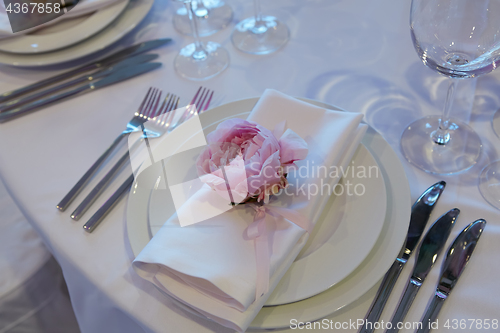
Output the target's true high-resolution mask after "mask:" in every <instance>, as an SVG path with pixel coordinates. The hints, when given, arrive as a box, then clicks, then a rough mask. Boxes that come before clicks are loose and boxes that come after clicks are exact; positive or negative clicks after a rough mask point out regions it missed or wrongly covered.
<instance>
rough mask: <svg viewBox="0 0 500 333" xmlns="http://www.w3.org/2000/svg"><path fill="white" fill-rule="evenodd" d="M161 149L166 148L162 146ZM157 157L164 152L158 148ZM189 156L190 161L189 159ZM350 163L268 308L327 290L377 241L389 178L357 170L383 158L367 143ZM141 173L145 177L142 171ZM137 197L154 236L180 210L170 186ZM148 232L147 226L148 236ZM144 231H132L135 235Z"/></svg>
mask: <svg viewBox="0 0 500 333" xmlns="http://www.w3.org/2000/svg"><path fill="white" fill-rule="evenodd" d="M235 109H236V110H237V109H238V108H235ZM219 110H221V108H220V107H219V108H215V109H213V110H211V111H210V112H209V113H206V114H205V117H204V120H205V121H206V120H207V118H210V119H211V120H213V122H212V121H211V120H209V121H208V123H210V125H209V126H207V127H205V128H204V129H203V130H204V132H205V133H210V132H212V131H213V130H214V129H215V127H216V126H217V125H218V124H219V123H220V121H221V120H220V119H222V118H226V117H227V114H225V113H223V112H220V111H219ZM247 116H248V113H243V114H238V115H237V117H238V118H244V119H245V118H247ZM181 146H182V143H179V148H180V147H181ZM156 149H161V144H159V147H157V148H156ZM184 154H186V152H184ZM193 154H194V156H192V160H196V157H197V156H196V154H197V152H193ZM154 155H155V156H162V154H161V153H158V152H155V153H154ZM185 158H187V159H188V160H189V157H186V156H185ZM348 167H349V169H346V176H345V177H344V178H342V179H341V181H340V182H339V186H338V187H337V193H340V189H342V190H343V191H342V195H339V196H336V195H331V196H330V198H329V200H328V202H327V204H326V208H325V209H324V210H323V213H322V215H321V216H320V218H319V220H318V222H317V224H316V226H315V227H314V231H313V232H312V233H311V236H310V237H309V239H308V241H307V243H306V245H305V246H304V248H303V249H302V251H301V252H300V254H299V256H298V257H297V259H296V260H295V262H294V263H293V264H292V265H291V267H290V268H289V270H288V271H287V272H286V274H285V275H284V276H283V278H282V279H281V280H280V283H279V284H278V286H277V287H276V288H275V289H274V291H273V293H272V294H271V295H270V297H269V299H268V300H267V302H266V306H271V305H280V304H287V303H292V302H297V301H300V300H303V299H306V298H309V297H312V296H314V295H317V294H319V293H321V292H323V291H325V290H326V289H328V288H330V287H331V286H333V285H335V284H337V283H338V282H340V281H341V280H342V279H343V278H345V277H346V276H347V275H349V274H350V273H351V272H352V271H354V269H356V267H358V265H359V264H360V263H361V262H362V261H363V259H364V258H366V256H367V255H368V253H369V252H370V250H371V249H372V248H373V246H374V245H375V241H376V240H377V238H378V235H379V234H380V232H381V230H382V227H383V225H384V221H385V215H386V214H385V212H386V207H387V196H386V191H385V183H384V180H383V179H382V175H381V174H380V173H379V172H377V175H375V172H373V173H374V174H373V176H374V177H371V178H363V179H356V177H355V174H354V175H353V174H352V170H355V171H356V170H358V171H359V170H360V169H361V168H362V169H364V170H366V171H367V172H368V170H370V168H372V169H371V170H372V171H373V170H374V168H373V167H375V168H376V169H377V170H378V165H377V162H376V161H375V159H374V158H373V156H372V155H371V154H370V153H369V152H368V150H367V149H366V148H365V147H364V146H363V145H360V147H359V148H358V150H357V151H356V153H355V155H354V156H353V159H352V163H350V164H349V165H348ZM183 171H185V172H186V175H185V176H184V177H182V175H180V174H179V175H177V176H179V177H181V178H183V179H184V178H185V179H190V178H189V176H188V175H187V173H188V172H189V171H188V170H187V169H185V170H183ZM144 172H149V173H150V175H148V176H147V177H151V179H158V177H161V178H163V175H164V172H163V171H162V170H161V168H154V169H146V170H145V171H144ZM377 176H378V177H377ZM141 177H145V175H142V174H141ZM141 181H142V180H141ZM347 184H349V193H350V194H353V195H348V187H347ZM358 184H361V185H362V186H359V185H358ZM354 185H357V186H358V187H357V188H356V189H357V190H358V193H360V191H361V190H359V189H360V188H364V190H363V192H364V193H363V195H359V196H357V195H355V194H354ZM148 198H150V200H149V201H148ZM134 200H139V201H141V202H142V203H141V204H143V205H148V207H149V209H148V216H145V217H143V218H142V219H140V220H136V221H135V223H142V224H143V228H144V229H146V228H148V229H149V230H148V231H149V235H152V236H154V235H155V234H156V233H157V232H158V231H159V230H160V229H161V228H162V226H163V224H164V223H165V221H166V220H167V219H168V218H169V217H170V216H172V215H173V214H174V213H175V206H174V203H173V201H172V197H171V195H170V191H168V190H165V189H158V188H153V189H152V190H151V191H150V193H147V191H146V192H144V194H143V195H142V196H134ZM360 207H362V208H363V209H360ZM148 222H149V223H148ZM145 233H146V230H144V232H143V234H145ZM139 235H140V234H137V233H134V234H129V238H135V237H139ZM131 242H132V241H131ZM148 242H149V239H146V238H144V241H143V242H140V241H137V242H133V243H134V244H137V247H135V246H132V249H133V252H134V254H135V256H137V255H138V254H139V252H140V251H141V250H142V249H143V248H144V246H146V244H147V243H148ZM139 243H141V244H139ZM346 253H348V254H349V255H346Z"/></svg>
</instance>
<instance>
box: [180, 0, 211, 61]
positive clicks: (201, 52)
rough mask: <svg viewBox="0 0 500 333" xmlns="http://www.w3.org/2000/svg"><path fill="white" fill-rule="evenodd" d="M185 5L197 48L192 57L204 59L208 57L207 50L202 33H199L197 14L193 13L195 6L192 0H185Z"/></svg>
mask: <svg viewBox="0 0 500 333" xmlns="http://www.w3.org/2000/svg"><path fill="white" fill-rule="evenodd" d="M184 6H186V10H187V13H188V16H189V22H190V23H191V30H192V31H193V37H194V45H195V47H196V50H195V51H194V52H193V55H192V57H193V58H195V59H196V60H204V59H205V58H206V57H207V52H206V51H205V48H204V47H203V44H202V43H201V42H200V35H199V34H198V24H197V23H196V15H194V13H193V6H192V3H191V0H185V1H184Z"/></svg>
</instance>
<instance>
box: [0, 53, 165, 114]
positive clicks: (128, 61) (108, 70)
mask: <svg viewBox="0 0 500 333" xmlns="http://www.w3.org/2000/svg"><path fill="white" fill-rule="evenodd" d="M157 58H158V55H157V54H140V55H136V56H134V57H131V58H125V60H122V61H120V62H118V63H116V64H113V65H111V66H108V67H105V68H103V69H101V70H98V71H97V72H94V73H92V74H90V75H89V74H85V75H83V76H79V77H77V78H75V79H73V80H70V81H67V82H64V83H62V84H59V85H56V86H52V87H50V88H48V89H45V90H42V91H40V92H38V93H35V94H31V95H27V96H25V97H21V98H17V99H14V100H10V101H9V102H7V103H5V104H2V105H0V113H1V112H5V111H8V110H12V109H15V108H16V107H18V106H20V105H22V104H26V103H28V102H32V101H35V100H37V99H40V98H42V97H45V96H49V95H51V94H53V93H55V92H58V91H60V90H64V89H67V88H69V87H72V86H74V85H76V84H78V83H82V82H85V81H87V82H90V81H94V80H97V79H101V78H103V77H105V76H108V75H111V74H113V73H115V72H117V71H119V70H120V69H123V68H125V67H128V66H132V65H136V64H142V63H145V62H150V61H152V60H155V59H157Z"/></svg>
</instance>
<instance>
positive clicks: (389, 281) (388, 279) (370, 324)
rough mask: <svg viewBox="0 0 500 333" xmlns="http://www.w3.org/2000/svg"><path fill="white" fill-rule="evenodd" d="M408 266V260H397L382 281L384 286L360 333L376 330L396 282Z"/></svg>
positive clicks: (379, 289) (381, 287) (371, 307)
mask: <svg viewBox="0 0 500 333" xmlns="http://www.w3.org/2000/svg"><path fill="white" fill-rule="evenodd" d="M405 264H406V260H404V259H400V258H397V259H396V261H394V263H393V264H392V266H391V268H390V269H389V270H388V271H387V273H386V274H385V276H384V279H383V280H382V284H381V285H380V287H379V288H378V291H377V295H376V296H375V299H374V300H373V302H372V305H371V306H370V309H369V310H368V313H367V314H366V317H365V320H364V325H363V327H362V328H361V329H360V330H359V331H358V333H372V332H373V331H374V330H375V326H376V325H375V323H376V322H377V321H378V320H379V318H380V315H381V314H382V311H383V310H384V306H385V304H386V303H387V300H388V299H389V295H390V294H391V291H392V288H394V285H395V284H396V281H397V279H398V277H399V274H401V271H402V270H403V266H404V265H405Z"/></svg>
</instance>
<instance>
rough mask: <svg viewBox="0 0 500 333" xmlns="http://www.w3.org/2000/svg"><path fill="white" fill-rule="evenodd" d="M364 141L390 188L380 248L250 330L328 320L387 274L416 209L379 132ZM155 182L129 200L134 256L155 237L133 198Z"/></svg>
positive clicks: (233, 106)
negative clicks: (324, 287) (337, 278)
mask: <svg viewBox="0 0 500 333" xmlns="http://www.w3.org/2000/svg"><path fill="white" fill-rule="evenodd" d="M257 101H258V98H252V99H247V100H242V101H237V102H233V103H229V104H226V105H223V106H221V107H219V108H225V110H226V111H227V112H228V113H229V114H233V116H235V115H236V114H238V113H241V111H244V112H243V113H245V112H249V111H250V110H251V109H252V108H253V106H254V105H255V103H256V102H257ZM308 102H310V103H312V104H315V105H318V106H320V107H324V108H328V109H334V110H336V109H338V108H335V107H332V106H329V105H327V104H324V103H321V102H316V101H311V100H308ZM206 114H209V113H208V112H207V113H206ZM362 143H363V144H364V146H365V147H366V148H367V149H368V150H369V151H370V152H371V153H372V154H373V157H374V158H375V160H376V162H377V164H378V165H379V167H380V171H381V173H382V175H383V179H384V182H385V185H386V190H387V214H386V218H385V221H384V225H383V229H382V231H381V233H380V235H379V237H378V239H377V240H376V243H375V246H374V247H373V248H372V250H371V251H370V253H369V254H368V256H367V257H366V258H365V259H364V260H363V262H362V263H361V264H360V265H359V266H358V267H357V268H356V269H355V270H354V271H353V272H352V273H351V274H350V275H349V276H347V277H346V278H344V279H343V280H342V281H341V282H339V283H337V284H336V285H335V286H333V287H332V288H329V289H328V290H326V291H324V292H323V293H321V294H319V295H316V296H314V297H311V298H308V299H306V300H303V301H300V302H295V303H291V304H286V305H279V306H270V307H264V308H263V309H262V310H261V311H260V312H259V314H258V315H257V317H256V318H255V319H254V321H253V322H252V324H251V328H256V329H273V328H283V327H289V324H290V319H291V318H295V319H297V320H299V321H313V320H317V319H320V318H324V317H325V316H327V315H329V314H332V313H334V312H335V311H337V310H339V309H340V308H343V307H344V306H346V305H348V304H350V303H351V302H354V301H355V300H357V299H358V298H359V297H361V296H362V295H363V294H364V293H366V292H367V291H368V290H369V289H370V288H372V287H373V286H374V285H375V284H376V283H377V282H378V281H379V280H380V279H381V278H382V277H383V276H384V274H385V272H386V271H387V270H388V269H389V267H390V266H391V264H392V263H393V261H394V259H395V258H396V256H397V254H398V253H399V250H400V249H401V246H402V245H403V243H404V240H405V236H406V233H407V230H408V224H409V220H410V212H411V198H410V188H409V185H408V181H407V179H406V175H405V172H404V169H403V166H402V165H401V162H400V160H399V158H398V156H397V155H396V153H395V152H394V151H393V150H392V148H391V147H390V146H389V144H388V143H387V142H386V141H385V140H384V139H383V138H382V136H381V135H380V134H378V133H377V132H376V131H375V130H373V129H371V128H369V129H368V132H367V134H366V135H365V137H364V138H363V140H362ZM152 181H153V183H152V184H149V185H150V186H151V187H149V188H148V186H145V187H144V188H142V187H134V188H133V190H132V192H131V193H130V195H129V199H128V205H127V233H128V235H129V241H130V244H131V247H132V249H133V251H134V253H135V254H137V253H138V252H137V251H140V250H141V249H142V248H143V247H144V246H145V244H146V243H147V241H149V239H150V237H151V235H150V232H149V229H148V228H144V224H141V223H136V222H137V221H140V219H144V216H146V215H147V214H148V207H147V204H144V203H143V202H141V201H140V200H136V199H135V198H134V197H135V196H142V195H144V193H140V192H141V191H144V189H147V190H146V192H145V193H146V194H149V193H150V192H151V191H150V189H151V188H153V186H154V182H156V179H153V180H152ZM141 188H142V189H141ZM132 234H134V235H135V234H142V236H140V237H132V238H130V235H132ZM141 237H142V240H141ZM175 302H176V303H178V304H179V306H180V307H183V308H186V307H185V306H183V305H182V304H181V303H179V302H177V301H175ZM186 309H187V310H188V311H190V310H189V309H188V308H186Z"/></svg>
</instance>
